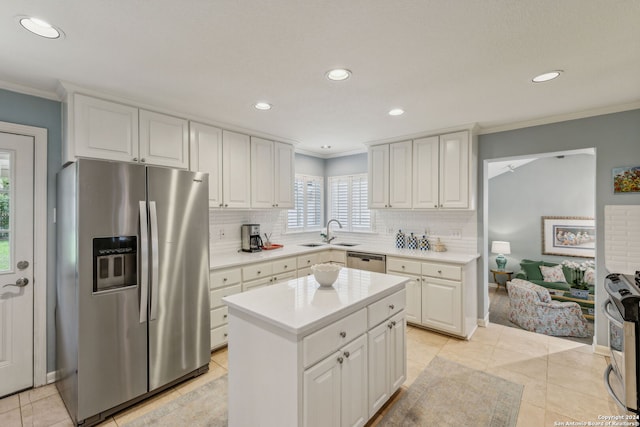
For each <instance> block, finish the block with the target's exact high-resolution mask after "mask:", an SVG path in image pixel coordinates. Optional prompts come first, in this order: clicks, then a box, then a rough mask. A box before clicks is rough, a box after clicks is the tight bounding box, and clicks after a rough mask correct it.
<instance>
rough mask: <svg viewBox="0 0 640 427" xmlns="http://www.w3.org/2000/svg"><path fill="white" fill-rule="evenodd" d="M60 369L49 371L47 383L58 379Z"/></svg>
mask: <svg viewBox="0 0 640 427" xmlns="http://www.w3.org/2000/svg"><path fill="white" fill-rule="evenodd" d="M58 373H59V372H58V371H51V372H47V384H51V383H55V382H56V381H58Z"/></svg>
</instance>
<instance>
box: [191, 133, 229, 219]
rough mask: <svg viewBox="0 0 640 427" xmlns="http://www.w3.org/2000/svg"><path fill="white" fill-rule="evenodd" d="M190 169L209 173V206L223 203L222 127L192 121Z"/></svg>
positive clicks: (218, 205) (217, 205)
mask: <svg viewBox="0 0 640 427" xmlns="http://www.w3.org/2000/svg"><path fill="white" fill-rule="evenodd" d="M189 144H190V162H189V163H190V166H191V167H190V169H191V170H192V171H198V172H206V173H208V174H209V207H215V208H217V207H221V205H222V129H219V128H216V127H213V126H209V125H204V124H201V123H195V122H191V126H190V138H189Z"/></svg>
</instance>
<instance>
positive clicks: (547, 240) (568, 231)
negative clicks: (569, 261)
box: [542, 216, 596, 258]
mask: <svg viewBox="0 0 640 427" xmlns="http://www.w3.org/2000/svg"><path fill="white" fill-rule="evenodd" d="M542 254H543V255H560V256H574V257H580V258H595V256H596V224H595V221H594V219H593V218H589V217H579V216H543V217H542Z"/></svg>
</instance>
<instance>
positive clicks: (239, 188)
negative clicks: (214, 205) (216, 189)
mask: <svg viewBox="0 0 640 427" xmlns="http://www.w3.org/2000/svg"><path fill="white" fill-rule="evenodd" d="M222 164H223V168H222V205H223V206H222V207H225V208H249V207H251V141H250V138H249V136H248V135H243V134H241V133H236V132H231V131H226V130H223V131H222Z"/></svg>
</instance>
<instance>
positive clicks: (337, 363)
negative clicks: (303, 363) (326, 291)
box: [303, 334, 369, 427]
mask: <svg viewBox="0 0 640 427" xmlns="http://www.w3.org/2000/svg"><path fill="white" fill-rule="evenodd" d="M303 412H304V426H308V427H315V426H318V427H326V426H335V427H339V426H363V425H365V423H366V422H367V420H368V419H369V416H368V404H367V336H366V334H362V335H360V337H358V338H357V339H355V340H354V341H352V342H351V343H349V344H347V345H346V346H344V347H342V348H341V349H339V350H338V351H336V352H335V353H333V354H331V355H330V356H328V357H326V358H325V359H323V360H322V361H320V362H318V363H317V364H316V365H314V366H312V367H311V368H309V369H307V370H306V371H305V372H304V392H303Z"/></svg>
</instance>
